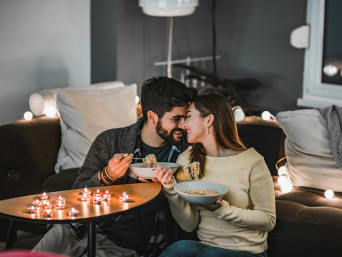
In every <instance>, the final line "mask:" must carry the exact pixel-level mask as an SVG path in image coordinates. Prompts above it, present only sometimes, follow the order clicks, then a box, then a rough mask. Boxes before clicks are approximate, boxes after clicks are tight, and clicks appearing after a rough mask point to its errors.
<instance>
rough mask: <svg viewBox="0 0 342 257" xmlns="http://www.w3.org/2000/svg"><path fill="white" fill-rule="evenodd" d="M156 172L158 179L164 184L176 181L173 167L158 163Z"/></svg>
mask: <svg viewBox="0 0 342 257" xmlns="http://www.w3.org/2000/svg"><path fill="white" fill-rule="evenodd" d="M155 174H156V178H157V180H158V181H159V182H160V183H162V184H163V185H172V184H173V182H174V181H173V178H172V173H171V169H170V168H168V167H163V166H161V165H157V168H156V171H155Z"/></svg>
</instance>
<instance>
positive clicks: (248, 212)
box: [214, 160, 276, 231]
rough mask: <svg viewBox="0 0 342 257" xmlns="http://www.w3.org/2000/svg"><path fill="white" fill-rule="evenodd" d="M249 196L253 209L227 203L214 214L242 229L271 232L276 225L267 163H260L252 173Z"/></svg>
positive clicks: (224, 202) (272, 192) (271, 182)
mask: <svg viewBox="0 0 342 257" xmlns="http://www.w3.org/2000/svg"><path fill="white" fill-rule="evenodd" d="M249 196H250V199H251V202H252V209H241V208H239V207H236V206H231V205H229V203H228V202H227V201H224V200H223V201H222V202H223V205H222V207H221V208H219V209H217V210H216V211H215V212H214V213H215V214H216V215H217V217H218V218H220V219H223V220H227V221H229V222H231V223H234V224H235V225H237V226H241V227H251V228H255V229H258V230H262V231H271V230H272V229H273V228H274V226H275V223H276V214H275V197H274V188H273V181H272V177H271V175H270V172H269V170H268V168H267V165H266V163H265V161H263V160H262V161H259V162H258V163H257V165H256V166H255V167H254V168H252V171H251V173H250V190H249Z"/></svg>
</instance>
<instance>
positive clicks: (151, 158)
mask: <svg viewBox="0 0 342 257" xmlns="http://www.w3.org/2000/svg"><path fill="white" fill-rule="evenodd" d="M142 167H143V168H156V167H157V158H156V156H155V155H154V154H149V155H146V156H145V158H143V165H142Z"/></svg>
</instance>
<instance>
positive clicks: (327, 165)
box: [277, 109, 342, 192]
mask: <svg viewBox="0 0 342 257" xmlns="http://www.w3.org/2000/svg"><path fill="white" fill-rule="evenodd" d="M277 120H278V122H279V123H280V125H281V127H282V128H283V129H284V132H285V134H286V140H285V153H286V158H287V164H286V165H287V168H288V173H289V176H290V179H291V181H292V183H293V185H295V186H303V187H311V188H318V189H322V190H326V189H332V190H334V191H337V192H342V170H340V169H338V167H337V163H336V161H335V160H334V158H333V155H332V151H331V148H330V143H329V138H328V131H327V128H326V123H325V120H324V119H323V117H322V115H321V114H320V112H319V111H318V110H314V109H308V110H297V111H288V112H280V113H278V115H277Z"/></svg>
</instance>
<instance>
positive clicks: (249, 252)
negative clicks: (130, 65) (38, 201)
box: [33, 77, 275, 256]
mask: <svg viewBox="0 0 342 257" xmlns="http://www.w3.org/2000/svg"><path fill="white" fill-rule="evenodd" d="M190 103H191V104H190ZM189 104H190V107H189ZM141 105H142V112H143V118H142V119H140V120H138V121H137V123H135V124H133V125H131V126H129V127H125V128H117V129H112V130H108V131H105V132H103V133H101V134H100V135H99V136H98V137H97V138H96V140H95V141H94V143H93V144H92V146H91V148H90V150H89V152H88V154H87V157H86V160H85V162H84V164H83V166H82V167H81V169H80V171H79V176H78V178H77V179H76V181H75V183H74V185H73V187H74V188H83V187H96V186H103V185H113V184H127V183H136V182H137V181H138V180H137V178H136V177H135V176H134V174H131V173H130V170H129V165H130V163H131V162H132V158H133V156H134V157H144V156H146V155H148V154H154V155H155V156H156V157H157V160H158V161H167V162H176V161H177V160H178V162H179V163H180V165H181V166H187V163H189V162H193V161H199V162H200V163H201V179H203V180H205V179H208V180H211V181H216V182H219V183H223V184H225V185H226V186H227V187H228V188H229V192H228V193H227V195H226V196H225V197H224V199H223V200H222V201H220V202H218V203H217V204H216V205H213V206H204V207H197V206H191V205H189V204H187V203H185V202H183V201H182V200H180V199H178V197H177V195H176V194H175V192H174V190H173V188H172V183H171V181H172V179H171V175H170V173H169V171H168V170H165V169H163V168H160V169H159V170H158V171H157V178H158V179H159V180H160V181H161V183H162V184H163V186H164V193H165V194H161V195H160V196H159V198H158V199H156V200H155V201H153V202H151V203H150V204H149V205H147V206H144V207H142V209H141V211H140V214H141V215H143V224H142V226H143V228H144V229H143V230H144V232H145V233H144V234H145V238H147V239H148V242H147V249H148V254H147V255H148V256H158V255H159V254H160V252H162V251H163V250H164V249H165V248H166V247H167V246H168V245H170V243H172V242H174V241H176V240H178V239H179V237H178V236H177V235H179V231H178V230H177V227H178V225H177V224H176V223H175V222H174V219H175V220H176V221H177V223H179V225H180V226H181V228H182V229H184V230H185V231H188V232H190V231H193V230H195V229H197V235H198V237H199V239H200V241H199V242H198V241H177V242H176V243H174V244H171V246H169V247H168V248H167V249H166V250H165V251H164V252H163V253H162V254H163V255H164V256H199V255H201V254H202V255H203V254H204V255H203V256H209V255H207V254H206V252H207V253H208V254H211V255H210V256H213V255H212V254H214V255H215V256H262V255H260V254H263V253H264V251H265V250H266V248H267V243H266V238H267V231H270V230H271V229H272V228H273V226H274V223H275V209H274V195H273V186H272V180H271V177H270V174H269V171H268V169H267V166H266V165H265V163H264V161H263V158H262V157H261V156H260V155H259V154H257V153H256V152H255V151H254V150H253V149H249V150H246V148H245V147H244V146H243V144H242V143H241V142H240V140H239V138H238V135H237V131H236V125H235V122H234V117H233V114H232V111H231V106H230V105H229V103H227V101H226V100H225V98H224V97H223V96H220V95H217V94H209V95H203V96H197V92H196V90H194V89H190V88H186V87H185V85H184V84H182V83H180V82H178V81H176V80H173V79H170V78H166V77H158V78H152V79H150V80H147V81H145V82H144V85H143V87H142V93H141ZM185 118H186V120H185ZM185 130H186V131H187V132H188V140H189V142H190V143H191V144H192V147H191V148H188V146H189V145H188V143H187V142H186V140H185V137H184V136H185V133H184V131H185ZM181 152H183V153H182V154H181V155H180V153H181ZM127 153H130V154H127ZM179 155H180V156H179ZM176 177H177V179H180V180H187V179H190V178H189V174H187V173H186V172H185V171H183V170H180V171H179V172H178V173H177V175H176ZM164 195H166V197H167V199H168V201H169V202H170V207H169V204H168V201H167V200H166V199H165V197H164ZM169 208H170V209H171V213H172V216H173V217H172V216H171V215H169V214H170V210H169ZM135 215H136V214H135V213H127V214H124V215H118V216H114V217H111V218H109V219H105V220H104V221H102V222H101V223H99V224H98V226H97V229H98V233H97V236H96V240H97V243H96V248H97V252H96V254H97V256H138V255H137V252H138V253H139V254H140V255H141V254H143V253H142V252H141V248H140V246H141V244H143V242H144V241H142V239H141V238H140V235H139V233H137V230H136V228H135V218H136V217H135ZM173 218H174V219H173ZM114 242H115V243H114ZM86 243H87V235H86V233H85V232H84V226H82V225H80V224H74V225H72V226H68V225H54V226H53V227H52V228H51V229H50V230H49V232H48V233H47V234H46V235H45V236H44V237H43V239H42V240H41V241H40V242H39V243H38V245H37V246H36V247H35V248H34V249H33V250H34V251H49V252H55V253H61V254H65V255H68V256H85V255H86V247H87V245H86ZM130 249H132V250H130ZM189 250H191V251H190V252H189ZM212 251H214V253H211V252H212ZM144 254H146V253H144ZM174 254H176V255H174ZM237 254H238V255H237Z"/></svg>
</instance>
